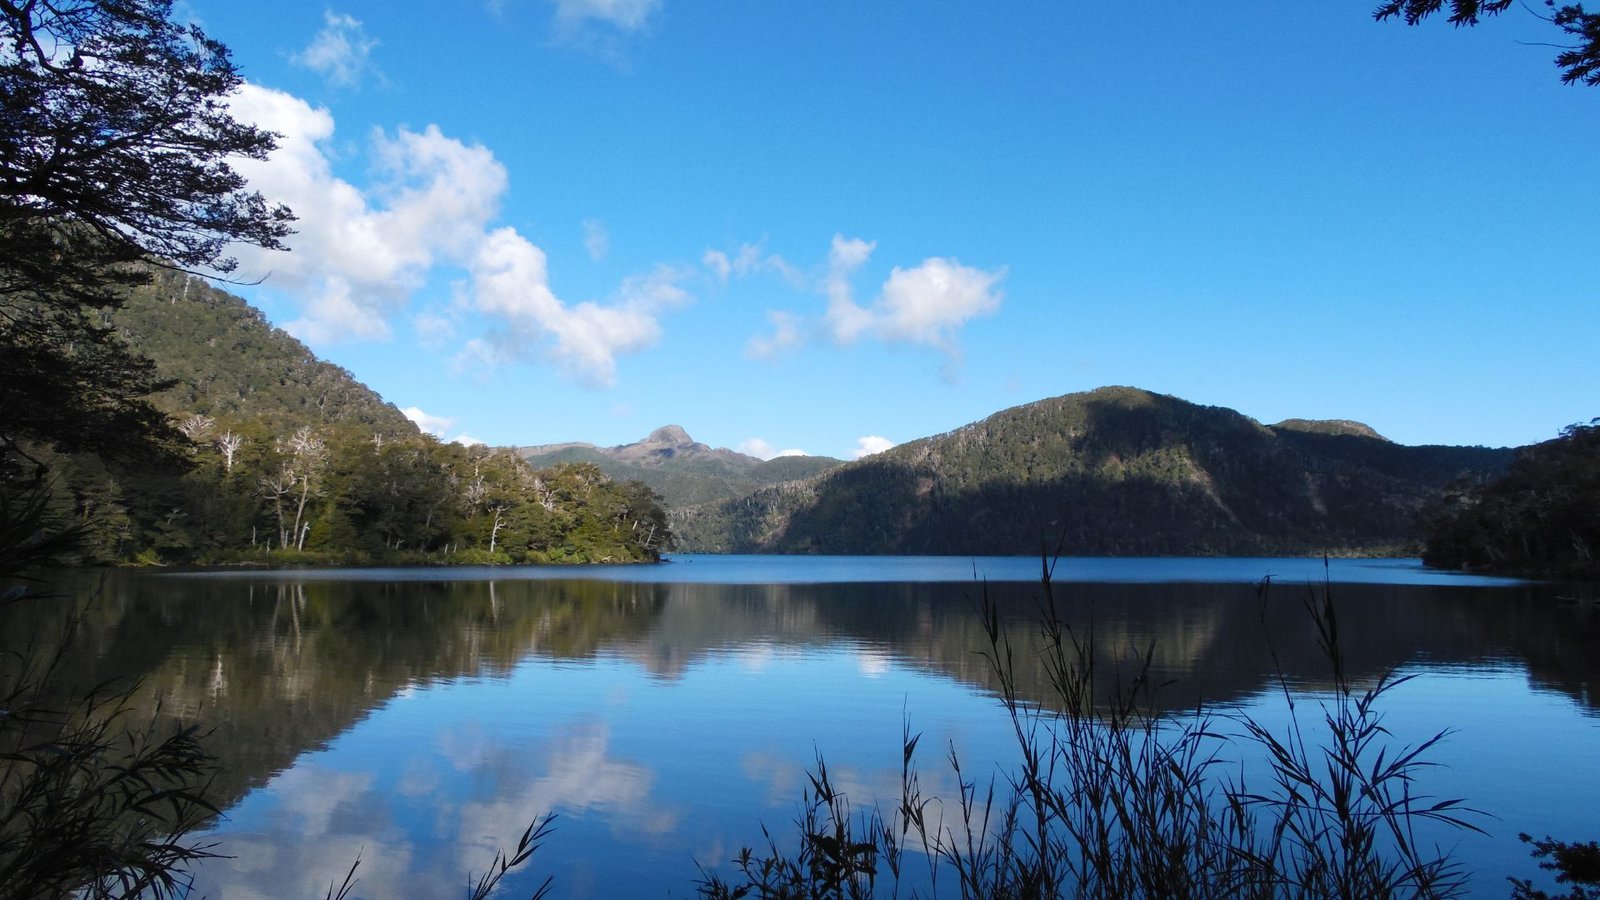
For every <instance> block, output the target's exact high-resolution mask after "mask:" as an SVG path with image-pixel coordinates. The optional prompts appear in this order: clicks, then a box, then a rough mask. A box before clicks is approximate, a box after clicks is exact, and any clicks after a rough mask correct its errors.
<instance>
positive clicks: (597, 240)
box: [583, 219, 611, 262]
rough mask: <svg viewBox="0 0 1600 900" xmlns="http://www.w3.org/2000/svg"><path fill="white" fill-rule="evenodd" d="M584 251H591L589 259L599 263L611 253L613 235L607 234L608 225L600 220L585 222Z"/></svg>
mask: <svg viewBox="0 0 1600 900" xmlns="http://www.w3.org/2000/svg"><path fill="white" fill-rule="evenodd" d="M583 249H585V250H587V251H589V258H590V259H592V260H594V261H595V262H599V261H600V260H602V259H605V258H606V254H607V253H610V252H611V235H610V234H608V233H607V232H606V225H605V223H604V222H602V221H600V220H599V219H584V220H583Z"/></svg>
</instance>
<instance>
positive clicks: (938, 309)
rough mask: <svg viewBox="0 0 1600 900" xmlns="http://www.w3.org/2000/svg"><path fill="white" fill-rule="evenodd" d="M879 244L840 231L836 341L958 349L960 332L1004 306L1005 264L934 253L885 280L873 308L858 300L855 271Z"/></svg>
mask: <svg viewBox="0 0 1600 900" xmlns="http://www.w3.org/2000/svg"><path fill="white" fill-rule="evenodd" d="M876 246H877V245H876V243H868V242H866V241H863V240H860V239H851V240H847V239H845V238H844V236H843V235H834V237H833V246H832V249H831V250H830V251H829V253H828V275H827V278H826V279H825V280H824V282H823V291H824V292H825V293H826V294H827V296H828V313H827V322H828V325H829V327H830V328H831V329H832V331H833V337H834V340H836V341H838V342H839V343H845V344H847V343H850V342H852V341H855V340H857V339H859V338H861V337H862V336H864V335H870V336H873V337H877V338H879V339H880V340H884V341H904V342H907V343H915V344H927V345H929V346H932V347H938V348H939V349H941V350H944V351H945V352H946V353H950V354H952V355H954V354H955V352H956V349H957V348H956V332H958V331H959V330H960V329H961V328H962V326H964V325H966V324H967V322H969V321H971V320H972V319H974V318H977V317H978V316H983V315H989V314H991V313H993V312H994V311H995V310H997V309H999V308H1000V299H1001V293H1000V291H999V290H998V289H997V285H998V284H999V282H1000V280H1001V279H1002V278H1004V277H1005V270H1004V269H996V270H993V271H985V270H983V269H974V268H971V267H970V266H963V265H962V264H961V263H959V262H957V261H956V260H953V259H945V258H942V257H937V256H935V257H930V258H928V259H925V260H923V261H922V264H921V265H919V266H916V267H915V268H911V269H902V268H900V267H898V266H896V267H895V269H894V270H893V271H892V272H890V273H889V278H888V279H887V280H886V281H884V283H883V288H882V289H881V290H880V292H879V294H878V298H877V299H876V300H874V301H873V302H872V305H871V306H870V307H864V306H861V305H860V304H858V303H856V302H855V299H854V296H853V291H852V289H851V285H850V276H851V275H852V274H853V273H854V272H855V271H856V270H857V269H859V268H861V266H862V265H864V264H865V263H866V261H867V258H868V257H869V256H871V255H872V251H873V249H874V248H875V247H876Z"/></svg>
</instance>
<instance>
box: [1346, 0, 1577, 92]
mask: <svg viewBox="0 0 1600 900" xmlns="http://www.w3.org/2000/svg"><path fill="white" fill-rule="evenodd" d="M1445 2H1446V0H1384V2H1383V3H1381V4H1380V5H1379V6H1378V8H1377V9H1376V10H1375V11H1374V12H1373V16H1374V17H1375V18H1376V19H1378V20H1379V21H1382V20H1384V19H1394V18H1399V19H1403V20H1404V21H1405V23H1406V24H1407V25H1416V24H1418V23H1419V22H1421V21H1423V20H1424V19H1428V18H1431V17H1432V16H1434V15H1437V14H1438V13H1440V12H1442V11H1444V8H1445ZM1513 2H1514V0H1449V7H1450V13H1449V20H1450V23H1451V24H1452V25H1455V26H1457V27H1460V26H1463V25H1476V24H1478V22H1479V20H1480V19H1482V18H1483V17H1486V16H1497V15H1499V14H1500V13H1503V12H1505V11H1506V10H1507V9H1510V8H1511V6H1512V4H1513ZM1520 5H1523V6H1526V4H1520ZM1544 6H1545V8H1546V9H1547V10H1549V14H1548V15H1541V16H1540V18H1543V19H1545V20H1546V21H1548V22H1549V23H1550V24H1552V25H1554V26H1556V27H1557V28H1559V29H1561V31H1562V33H1563V34H1565V35H1566V37H1567V41H1568V43H1566V44H1562V45H1560V46H1559V49H1560V52H1559V53H1557V54H1556V66H1557V68H1559V69H1561V80H1562V82H1564V83H1566V84H1586V85H1589V86H1590V87H1600V13H1592V12H1589V11H1587V10H1585V9H1584V8H1583V4H1582V3H1563V4H1561V5H1560V6H1557V5H1556V3H1555V0H1545V2H1544ZM1535 15H1539V14H1538V13H1535Z"/></svg>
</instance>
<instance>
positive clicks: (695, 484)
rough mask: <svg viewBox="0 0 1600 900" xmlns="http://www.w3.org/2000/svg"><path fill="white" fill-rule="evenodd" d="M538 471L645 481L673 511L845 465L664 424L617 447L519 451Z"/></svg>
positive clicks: (550, 447)
mask: <svg viewBox="0 0 1600 900" xmlns="http://www.w3.org/2000/svg"><path fill="white" fill-rule="evenodd" d="M516 453H517V455H519V456H521V457H522V458H523V459H526V460H527V461H528V462H530V463H532V464H534V465H536V466H548V465H553V464H555V463H558V462H587V463H594V464H595V465H597V466H599V467H600V468H601V470H602V471H604V472H605V473H606V474H607V475H609V476H610V477H611V478H612V479H614V480H617V481H642V482H644V483H645V484H646V485H648V486H649V487H650V488H651V489H652V490H654V491H655V492H656V493H658V494H660V495H661V497H662V499H663V500H664V501H665V503H666V505H667V506H668V508H681V507H686V506H693V505H696V504H703V503H711V502H716V501H719V500H728V499H732V498H735V497H738V496H742V495H744V494H746V493H749V492H751V491H754V490H758V489H760V488H763V487H768V486H771V485H776V484H780V483H783V482H788V481H795V480H798V479H804V478H810V477H812V476H814V475H817V474H819V473H821V472H824V471H826V470H828V469H831V468H833V467H835V466H839V465H842V464H843V460H838V459H833V458H832V457H826V456H782V457H778V458H776V459H770V460H763V459H760V458H759V457H755V456H749V455H747V454H744V453H740V452H738V451H737V450H729V449H728V448H726V447H711V446H709V445H707V444H703V443H701V442H699V441H696V440H695V439H694V438H692V437H690V436H689V432H687V431H685V430H684V429H683V427H682V426H679V425H664V426H662V427H660V428H657V429H656V430H654V431H652V432H650V434H649V435H647V436H646V437H645V438H644V439H643V440H640V441H635V442H634V443H631V444H621V445H618V446H615V447H599V446H596V445H594V444H590V443H583V442H568V443H561V444H544V445H539V446H527V447H517V448H516Z"/></svg>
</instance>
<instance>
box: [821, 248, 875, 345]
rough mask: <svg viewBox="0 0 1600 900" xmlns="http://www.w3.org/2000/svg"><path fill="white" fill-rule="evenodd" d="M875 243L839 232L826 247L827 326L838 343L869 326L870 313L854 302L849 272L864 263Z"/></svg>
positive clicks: (824, 285) (858, 334) (851, 337)
mask: <svg viewBox="0 0 1600 900" xmlns="http://www.w3.org/2000/svg"><path fill="white" fill-rule="evenodd" d="M877 246H878V243H877V241H871V242H868V241H863V240H861V239H860V238H849V239H846V238H845V236H844V235H842V234H836V235H834V236H833V245H832V247H830V248H829V250H828V275H827V277H826V278H825V279H824V280H823V285H822V288H823V292H824V293H826V294H827V295H828V315H827V322H828V327H830V328H831V329H833V337H834V340H836V341H839V342H840V343H849V342H851V341H853V340H855V339H856V338H858V337H860V336H861V334H862V333H863V332H866V331H867V330H869V329H870V328H871V327H872V314H871V313H870V312H868V311H867V310H865V309H862V308H861V307H860V306H859V305H857V304H856V301H855V298H854V296H853V291H852V289H851V287H850V276H851V275H853V274H855V271H856V270H857V269H859V268H861V267H862V266H863V265H866V262H867V258H868V257H870V256H871V255H872V251H873V249H874V248H876V247H877Z"/></svg>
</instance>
